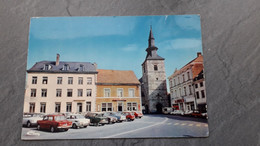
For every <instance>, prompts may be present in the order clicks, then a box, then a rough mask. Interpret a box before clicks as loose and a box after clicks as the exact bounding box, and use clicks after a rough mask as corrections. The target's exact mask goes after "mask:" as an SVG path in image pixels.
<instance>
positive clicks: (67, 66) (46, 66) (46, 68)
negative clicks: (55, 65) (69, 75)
mask: <svg viewBox="0 0 260 146" xmlns="http://www.w3.org/2000/svg"><path fill="white" fill-rule="evenodd" d="M50 69H51V65H49V64H44V66H43V68H42V70H50ZM62 70H64V71H68V70H70V66H69V65H68V64H64V65H63V67H62ZM77 71H85V68H84V65H82V64H81V65H80V66H79V68H77Z"/></svg>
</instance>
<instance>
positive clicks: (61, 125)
mask: <svg viewBox="0 0 260 146" xmlns="http://www.w3.org/2000/svg"><path fill="white" fill-rule="evenodd" d="M71 126H72V122H71V121H68V120H67V119H66V117H65V116H64V115H46V116H44V117H43V120H38V121H37V129H38V130H41V129H45V130H50V131H51V132H54V131H59V130H63V131H68V130H69V128H70V127H71Z"/></svg>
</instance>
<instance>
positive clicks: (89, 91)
mask: <svg viewBox="0 0 260 146" xmlns="http://www.w3.org/2000/svg"><path fill="white" fill-rule="evenodd" d="M36 92H37V89H31V97H36ZM72 95H73V89H67V97H72ZM61 96H62V89H56V97H61ZM86 96H87V97H91V96H92V89H86ZM41 97H47V89H41ZM78 97H83V89H78Z"/></svg>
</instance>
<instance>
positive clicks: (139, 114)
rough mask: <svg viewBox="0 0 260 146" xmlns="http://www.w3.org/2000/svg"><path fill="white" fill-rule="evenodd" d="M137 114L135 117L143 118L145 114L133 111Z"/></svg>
mask: <svg viewBox="0 0 260 146" xmlns="http://www.w3.org/2000/svg"><path fill="white" fill-rule="evenodd" d="M133 113H134V115H135V118H142V117H143V114H142V113H141V112H133Z"/></svg>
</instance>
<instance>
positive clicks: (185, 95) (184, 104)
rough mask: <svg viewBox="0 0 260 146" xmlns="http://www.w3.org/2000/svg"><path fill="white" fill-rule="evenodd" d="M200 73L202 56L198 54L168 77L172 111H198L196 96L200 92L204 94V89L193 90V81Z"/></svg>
mask: <svg viewBox="0 0 260 146" xmlns="http://www.w3.org/2000/svg"><path fill="white" fill-rule="evenodd" d="M202 71H203V56H202V55H201V53H198V54H197V58H195V59H193V60H192V61H191V62H189V63H188V64H186V65H185V66H183V67H182V68H181V69H179V70H177V69H176V70H175V71H174V73H173V74H172V75H171V76H170V77H168V80H169V85H170V94H171V106H172V107H173V108H174V109H177V110H182V111H187V110H197V109H198V100H197V97H196V94H197V93H198V92H201V90H204V91H202V92H204V93H205V86H204V89H202V88H195V84H194V79H195V78H196V77H198V75H199V74H200V73H201V72H202ZM203 80H204V78H203ZM197 90H200V91H197ZM204 97H205V101H206V94H204ZM200 100H201V99H200ZM200 100H199V102H200ZM203 102H204V99H203ZM205 103H206V102H205Z"/></svg>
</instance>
